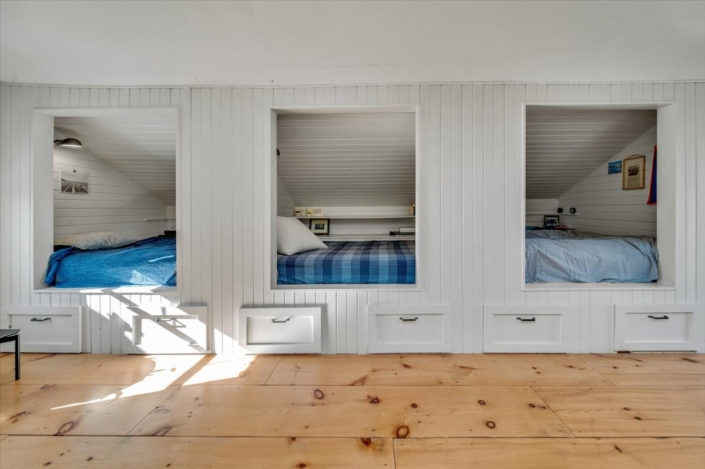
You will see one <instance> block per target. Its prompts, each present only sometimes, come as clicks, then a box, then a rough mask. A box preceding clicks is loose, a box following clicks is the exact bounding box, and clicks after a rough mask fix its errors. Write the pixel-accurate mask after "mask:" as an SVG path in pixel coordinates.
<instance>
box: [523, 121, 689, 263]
mask: <svg viewBox="0 0 705 469" xmlns="http://www.w3.org/2000/svg"><path fill="white" fill-rule="evenodd" d="M655 144H656V128H655V127H654V128H652V129H650V130H648V131H647V132H646V133H645V134H644V135H642V136H641V137H639V138H638V139H637V140H636V141H635V142H634V143H632V144H631V145H629V146H627V147H626V148H625V149H624V150H622V151H620V152H619V153H618V154H617V155H615V156H614V157H612V158H610V159H609V161H620V160H623V159H624V158H628V157H630V156H632V155H644V156H645V157H646V174H645V186H644V188H643V189H635V190H628V191H625V190H622V173H617V174H607V165H608V162H605V163H603V164H602V165H600V167H599V168H597V169H595V170H594V171H592V172H591V173H590V174H588V175H587V176H586V177H585V178H584V179H582V180H581V181H580V182H579V183H578V184H576V185H575V186H573V187H572V188H570V189H569V190H568V191H566V192H565V193H564V194H563V195H561V196H560V197H559V198H558V206H560V207H562V208H563V214H561V223H563V224H566V225H568V226H569V227H571V228H575V229H578V230H581V231H592V232H595V233H605V234H612V235H619V236H623V235H642V236H654V237H656V236H657V234H656V205H646V201H647V199H648V196H649V185H650V181H651V162H652V160H653V153H654V145H655ZM693 144H694V142H693ZM693 166H694V162H693ZM623 169H624V168H623ZM693 173H695V168H693ZM603 199H607V200H609V207H605V205H604V204H603V202H604V200H603ZM528 202H529V201H528V200H527V211H528V210H529V208H528V206H529V203H528ZM571 207H574V208H575V209H576V210H577V216H573V215H571V214H570V212H569V209H570V208H571ZM606 210H609V211H606ZM694 215H695V213H694V210H693V213H691V217H690V218H695V216H694ZM527 218H528V215H527ZM694 229H695V227H693V230H694ZM692 237H693V238H695V236H692ZM693 241H694V239H693ZM693 248H694V246H693ZM693 277H695V275H693Z"/></svg>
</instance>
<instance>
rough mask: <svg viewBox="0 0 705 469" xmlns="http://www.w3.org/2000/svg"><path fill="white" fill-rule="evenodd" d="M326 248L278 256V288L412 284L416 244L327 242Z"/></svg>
mask: <svg viewBox="0 0 705 469" xmlns="http://www.w3.org/2000/svg"><path fill="white" fill-rule="evenodd" d="M326 244H327V245H328V248H327V249H317V250H314V251H308V252H302V253H299V254H294V255H293V256H284V255H279V256H278V258H277V272H278V274H279V277H278V279H277V284H279V285H292V284H296V285H311V284H353V285H354V284H400V283H401V284H413V283H416V257H415V254H414V251H415V248H414V242H413V241H362V242H360V241H357V242H348V241H346V242H327V243H326Z"/></svg>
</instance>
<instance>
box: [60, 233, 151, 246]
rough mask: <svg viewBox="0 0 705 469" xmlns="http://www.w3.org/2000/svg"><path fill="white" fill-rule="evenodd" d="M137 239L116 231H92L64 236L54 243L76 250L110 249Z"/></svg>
mask: <svg viewBox="0 0 705 469" xmlns="http://www.w3.org/2000/svg"><path fill="white" fill-rule="evenodd" d="M137 241H138V239H137V238H133V237H130V236H125V235H124V234H122V233H120V232H117V231H94V232H93V233H81V234H75V235H68V236H64V237H63V238H59V239H57V240H55V241H54V244H55V245H57V246H73V247H75V248H78V249H83V250H84V251H86V250H93V249H112V248H119V247H122V246H127V245H128V244H132V243H135V242H137Z"/></svg>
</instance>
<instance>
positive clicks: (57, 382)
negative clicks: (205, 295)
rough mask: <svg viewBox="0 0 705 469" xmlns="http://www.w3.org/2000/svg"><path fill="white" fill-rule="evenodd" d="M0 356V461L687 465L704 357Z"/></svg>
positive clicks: (702, 414) (703, 408)
mask: <svg viewBox="0 0 705 469" xmlns="http://www.w3.org/2000/svg"><path fill="white" fill-rule="evenodd" d="M22 362H23V370H22V380H21V381H19V382H15V381H14V379H13V373H14V370H13V366H14V362H13V357H12V355H10V354H7V355H2V356H0V454H1V455H2V456H0V460H1V464H0V465H2V467H5V465H7V467H13V468H14V467H17V468H25V467H27V468H29V467H66V468H80V467H101V468H102V467H106V468H118V467H119V468H123V467H125V468H127V467H224V468H225V467H227V468H239V467H243V468H244V467H247V468H259V467H263V468H270V467H271V468H279V467H286V468H316V467H326V468H332V467H349V468H353V467H355V468H361V467H364V468H383V467H386V468H395V467H396V468H400V469H401V468H426V467H440V468H442V467H449V468H452V467H458V468H459V467H482V468H529V469H531V468H543V469H550V468H556V469H557V468H567V467H584V468H600V469H607V468H616V467H619V468H620V469H621V468H625V469H631V468H642V467H643V468H665V467H677V468H679V469H688V468H696V467H697V468H701V467H702V466H703V461H705V356H703V355H693V354H638V355H637V354H633V355H405V356H400V355H378V356H330V357H328V356H285V357H281V356H271V355H270V356H244V357H224V356H194V355H190V356H188V355H182V356H180V355H168V356H167V355H162V356H136V355H130V356H116V355H47V354H24V355H23V357H22Z"/></svg>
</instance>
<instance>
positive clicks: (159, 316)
mask: <svg viewBox="0 0 705 469" xmlns="http://www.w3.org/2000/svg"><path fill="white" fill-rule="evenodd" d="M126 310H127V311H126V313H125V314H126V315H127V316H128V317H124V318H123V324H126V325H127V324H129V325H130V326H131V327H130V329H126V330H125V331H124V334H123V335H124V337H125V343H124V344H123V352H124V353H138V354H139V353H205V352H207V351H208V348H207V343H208V329H207V317H208V309H207V308H206V307H205V306H169V307H157V308H155V307H145V308H141V307H129V308H126ZM125 327H127V326H125Z"/></svg>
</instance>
